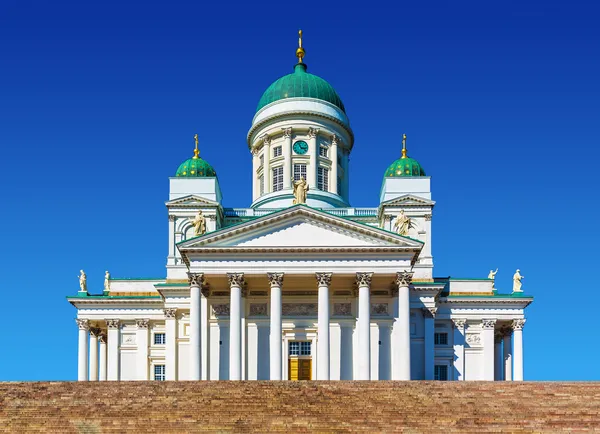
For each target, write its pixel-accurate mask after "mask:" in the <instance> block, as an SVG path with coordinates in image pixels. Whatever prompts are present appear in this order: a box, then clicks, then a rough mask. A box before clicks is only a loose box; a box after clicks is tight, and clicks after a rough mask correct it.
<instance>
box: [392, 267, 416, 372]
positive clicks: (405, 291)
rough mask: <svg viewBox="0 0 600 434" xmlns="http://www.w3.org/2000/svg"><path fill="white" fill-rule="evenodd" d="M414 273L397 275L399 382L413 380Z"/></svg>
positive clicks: (405, 272)
mask: <svg viewBox="0 0 600 434" xmlns="http://www.w3.org/2000/svg"><path fill="white" fill-rule="evenodd" d="M412 277H413V273H411V272H407V271H401V272H399V273H396V284H397V285H398V318H397V319H396V322H395V326H397V327H398V332H397V333H396V339H398V341H397V347H398V350H397V354H398V361H397V363H398V364H399V366H398V368H397V370H396V371H397V372H398V380H402V381H407V380H410V379H411V375H410V290H409V285H410V283H411V282H412Z"/></svg>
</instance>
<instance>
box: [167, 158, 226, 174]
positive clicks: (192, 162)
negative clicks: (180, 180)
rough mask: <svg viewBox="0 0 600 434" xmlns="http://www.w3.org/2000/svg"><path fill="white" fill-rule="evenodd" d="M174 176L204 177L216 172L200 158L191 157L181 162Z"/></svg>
mask: <svg viewBox="0 0 600 434" xmlns="http://www.w3.org/2000/svg"><path fill="white" fill-rule="evenodd" d="M175 176H185V177H200V178H204V177H212V176H217V172H215V169H213V168H212V166H211V165H210V164H208V163H207V162H206V161H204V160H203V159H202V158H200V157H192V158H189V159H187V160H185V161H184V162H183V163H181V165H180V166H179V169H177V173H176V174H175Z"/></svg>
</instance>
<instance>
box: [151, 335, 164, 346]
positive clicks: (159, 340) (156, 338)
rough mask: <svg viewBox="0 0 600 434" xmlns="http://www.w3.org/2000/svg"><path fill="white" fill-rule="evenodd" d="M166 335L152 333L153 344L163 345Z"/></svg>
mask: <svg viewBox="0 0 600 434" xmlns="http://www.w3.org/2000/svg"><path fill="white" fill-rule="evenodd" d="M165 342H166V336H165V334H164V333H154V345H164V344H165Z"/></svg>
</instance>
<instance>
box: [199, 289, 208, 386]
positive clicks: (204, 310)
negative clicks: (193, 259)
mask: <svg viewBox="0 0 600 434" xmlns="http://www.w3.org/2000/svg"><path fill="white" fill-rule="evenodd" d="M208 318H209V315H208V288H202V289H201V290H200V359H201V360H200V378H201V379H202V380H208V346H209V344H210V343H209V338H208Z"/></svg>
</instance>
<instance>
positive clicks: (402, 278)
mask: <svg viewBox="0 0 600 434" xmlns="http://www.w3.org/2000/svg"><path fill="white" fill-rule="evenodd" d="M413 274H414V273H413V272H410V271H399V272H397V273H396V285H398V287H404V286H410V284H411V283H412V278H413Z"/></svg>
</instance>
